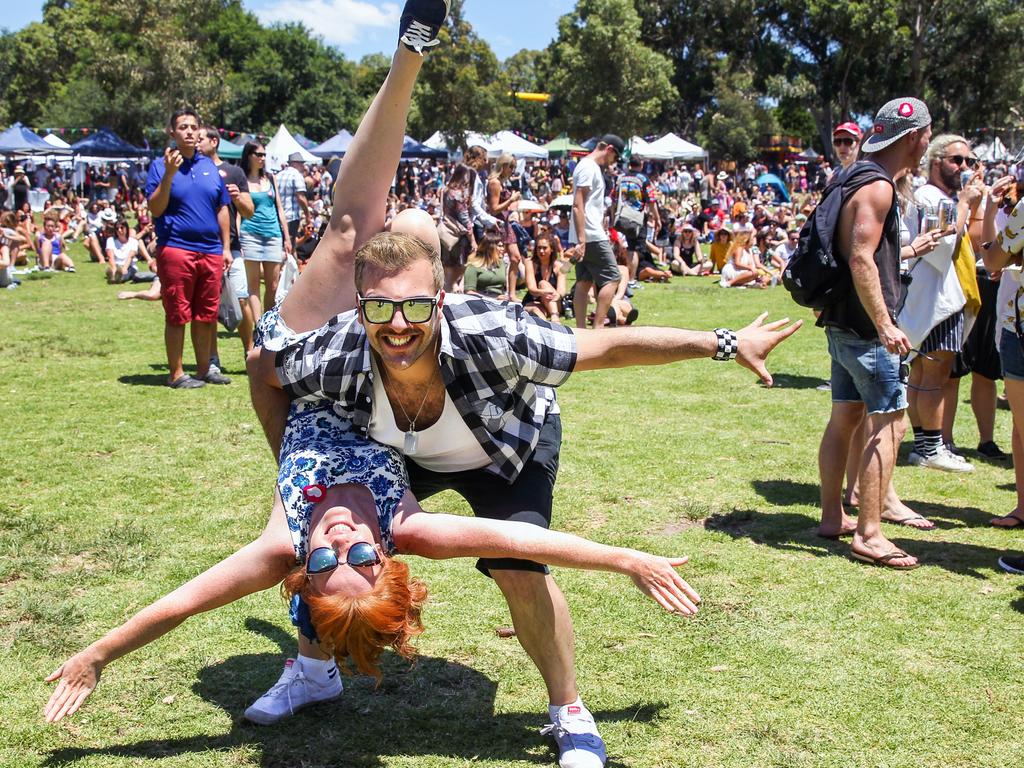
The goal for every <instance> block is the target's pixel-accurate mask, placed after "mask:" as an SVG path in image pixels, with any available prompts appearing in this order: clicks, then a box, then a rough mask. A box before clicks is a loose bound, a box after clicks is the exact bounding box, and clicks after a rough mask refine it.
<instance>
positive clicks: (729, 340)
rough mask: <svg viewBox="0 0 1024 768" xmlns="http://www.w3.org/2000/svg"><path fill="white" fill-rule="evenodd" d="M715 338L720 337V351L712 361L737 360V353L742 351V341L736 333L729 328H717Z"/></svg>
mask: <svg viewBox="0 0 1024 768" xmlns="http://www.w3.org/2000/svg"><path fill="white" fill-rule="evenodd" d="M715 336H717V337H718V350H717V351H716V352H715V354H714V357H712V358H711V359H712V360H723V361H724V360H735V359H736V353H737V352H739V351H740V340H739V339H738V338H736V333H735V332H733V331H730V330H729V329H728V328H715Z"/></svg>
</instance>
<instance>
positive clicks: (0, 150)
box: [0, 123, 71, 155]
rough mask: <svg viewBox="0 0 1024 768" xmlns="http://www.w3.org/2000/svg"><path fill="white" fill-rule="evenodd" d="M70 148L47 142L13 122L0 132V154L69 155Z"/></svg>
mask: <svg viewBox="0 0 1024 768" xmlns="http://www.w3.org/2000/svg"><path fill="white" fill-rule="evenodd" d="M70 154H71V150H70V149H61V148H59V147H55V146H53V145H52V144H48V143H47V142H45V141H44V140H43V137H42V136H40V135H39V134H37V133H35V132H34V131H30V130H29V129H28V128H26V127H25V126H23V125H22V124H21V123H15V124H14V125H12V126H11V127H10V128H8V129H7V130H6V131H4V132H3V133H0V155H70Z"/></svg>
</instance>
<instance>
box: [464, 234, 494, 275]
mask: <svg viewBox="0 0 1024 768" xmlns="http://www.w3.org/2000/svg"><path fill="white" fill-rule="evenodd" d="M501 243H502V240H501V238H500V237H498V236H497V235H495V234H493V233H491V232H488V233H487V234H486V235H484V236H483V237H482V238H480V242H479V243H477V247H476V251H475V252H474V253H473V255H472V256H470V257H469V259H468V262H469V263H470V264H472V265H473V266H474V267H476V268H477V269H494V268H495V267H496V266H498V265H499V264H501Z"/></svg>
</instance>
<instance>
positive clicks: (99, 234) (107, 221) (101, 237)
mask: <svg viewBox="0 0 1024 768" xmlns="http://www.w3.org/2000/svg"><path fill="white" fill-rule="evenodd" d="M95 222H96V227H95V228H93V225H92V224H91V223H90V225H89V234H88V235H87V236H86V238H85V249H86V250H87V251H88V252H89V260H90V261H94V262H98V263H100V264H104V263H106V261H107V255H106V252H105V250H104V247H105V246H106V244H107V241H108V240H109V239H110V238H112V237H114V236H116V235H117V232H115V231H114V225H115V224H116V223H117V214H116V213H115V212H114V209H113V208H110V207H106V208H101V210H100V212H99V215H98V216H96V217H95Z"/></svg>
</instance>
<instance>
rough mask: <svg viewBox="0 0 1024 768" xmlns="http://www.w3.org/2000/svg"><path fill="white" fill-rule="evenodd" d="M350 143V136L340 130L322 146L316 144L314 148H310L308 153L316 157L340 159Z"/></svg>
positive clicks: (343, 130)
mask: <svg viewBox="0 0 1024 768" xmlns="http://www.w3.org/2000/svg"><path fill="white" fill-rule="evenodd" d="M351 143H352V134H351V133H349V132H348V131H346V130H345V129H344V128H342V129H341V130H340V131H338V132H337V133H336V134H334V135H333V136H331V138H329V139H328V140H327V141H325V142H324V143H323V144H318V145H317V146H315V147H310V148H309V151H310V152H312V153H313V154H314V155H316V156H317V157H324V158H327V157H334V156H335V155H337V156H339V157H341V156H343V155H344V154H345V152H347V151H348V145H349V144H351Z"/></svg>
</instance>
